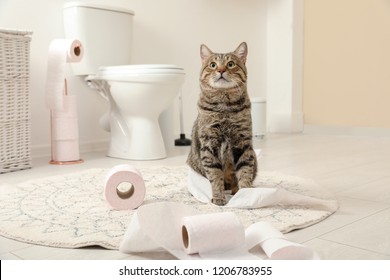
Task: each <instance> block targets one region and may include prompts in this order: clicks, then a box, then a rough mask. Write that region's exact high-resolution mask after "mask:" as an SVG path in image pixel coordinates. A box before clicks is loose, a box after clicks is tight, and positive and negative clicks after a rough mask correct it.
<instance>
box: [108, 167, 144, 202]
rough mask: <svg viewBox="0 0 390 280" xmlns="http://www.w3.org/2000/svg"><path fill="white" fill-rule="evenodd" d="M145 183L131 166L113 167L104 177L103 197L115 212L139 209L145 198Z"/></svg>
mask: <svg viewBox="0 0 390 280" xmlns="http://www.w3.org/2000/svg"><path fill="white" fill-rule="evenodd" d="M145 191H146V189H145V183H144V180H143V178H142V175H141V173H140V172H139V171H138V170H137V169H136V168H135V167H133V166H131V165H127V164H122V165H117V166H114V167H113V168H112V169H111V170H110V171H109V172H108V173H107V175H106V178H105V182H104V197H105V199H106V201H107V202H108V203H109V204H110V205H111V207H112V208H114V209H116V210H129V209H135V208H137V207H139V206H140V205H141V204H142V203H143V201H144V198H145Z"/></svg>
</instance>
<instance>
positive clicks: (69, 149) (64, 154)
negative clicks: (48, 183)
mask: <svg viewBox="0 0 390 280" xmlns="http://www.w3.org/2000/svg"><path fill="white" fill-rule="evenodd" d="M74 161H80V151H79V141H78V140H77V139H76V140H53V142H52V161H51V163H52V164H66V163H71V162H74Z"/></svg>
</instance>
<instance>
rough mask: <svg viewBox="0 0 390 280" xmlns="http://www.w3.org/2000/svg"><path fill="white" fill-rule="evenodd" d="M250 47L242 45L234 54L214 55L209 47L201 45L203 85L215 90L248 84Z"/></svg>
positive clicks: (201, 78) (201, 79)
mask: <svg viewBox="0 0 390 280" xmlns="http://www.w3.org/2000/svg"><path fill="white" fill-rule="evenodd" d="M247 54H248V47H247V44H246V43H245V42H243V43H241V44H240V45H239V46H238V47H237V49H236V50H235V51H234V52H230V53H226V54H218V53H213V52H212V51H211V50H210V49H209V48H208V47H207V46H205V45H201V47H200V56H201V58H202V71H201V75H200V81H201V84H202V85H203V86H204V85H207V86H209V87H211V88H215V89H228V88H235V87H240V86H241V85H243V84H245V83H246V79H247V70H246V67H245V63H246V57H247Z"/></svg>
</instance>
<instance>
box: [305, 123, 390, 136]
mask: <svg viewBox="0 0 390 280" xmlns="http://www.w3.org/2000/svg"><path fill="white" fill-rule="evenodd" d="M303 133H305V134H326V135H346V136H367V137H390V128H386V127H383V128H382V127H352V126H325V125H308V124H305V125H304V130H303Z"/></svg>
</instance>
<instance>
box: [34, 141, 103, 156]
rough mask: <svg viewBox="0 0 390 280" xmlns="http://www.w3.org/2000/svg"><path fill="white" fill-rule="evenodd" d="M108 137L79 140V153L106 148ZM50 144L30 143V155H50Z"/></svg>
mask: <svg viewBox="0 0 390 280" xmlns="http://www.w3.org/2000/svg"><path fill="white" fill-rule="evenodd" d="M108 144H109V139H101V140H96V141H84V142H80V145H79V149H80V153H89V152H96V151H104V150H107V149H108ZM50 151H51V147H50V145H32V146H31V157H32V158H38V157H50V155H51V152H50Z"/></svg>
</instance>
